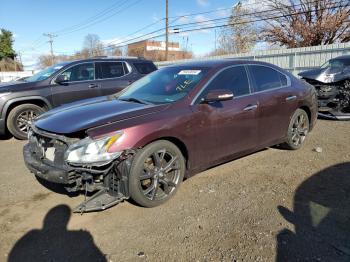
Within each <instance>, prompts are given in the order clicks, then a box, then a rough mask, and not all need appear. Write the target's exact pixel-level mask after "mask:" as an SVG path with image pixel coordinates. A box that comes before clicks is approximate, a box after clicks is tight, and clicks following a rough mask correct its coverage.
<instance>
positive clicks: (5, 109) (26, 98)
mask: <svg viewBox="0 0 350 262" xmlns="http://www.w3.org/2000/svg"><path fill="white" fill-rule="evenodd" d="M30 100H40V101H42V102H43V103H45V105H46V106H47V107H48V108H49V109H51V108H52V105H51V103H50V102H49V100H47V99H46V98H45V97H42V96H23V97H16V98H12V99H10V100H8V101H6V103H5V105H4V107H3V108H2V112H1V118H2V119H5V118H6V115H7V113H8V109H9V108H10V106H11V105H12V104H14V103H17V102H25V101H30Z"/></svg>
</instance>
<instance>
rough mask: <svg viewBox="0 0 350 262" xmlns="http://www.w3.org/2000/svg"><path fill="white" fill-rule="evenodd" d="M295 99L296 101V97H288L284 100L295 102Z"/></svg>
mask: <svg viewBox="0 0 350 262" xmlns="http://www.w3.org/2000/svg"><path fill="white" fill-rule="evenodd" d="M295 99H297V96H288V97H287V98H286V101H287V102H288V101H293V100H295Z"/></svg>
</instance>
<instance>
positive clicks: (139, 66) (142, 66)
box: [134, 62, 157, 75]
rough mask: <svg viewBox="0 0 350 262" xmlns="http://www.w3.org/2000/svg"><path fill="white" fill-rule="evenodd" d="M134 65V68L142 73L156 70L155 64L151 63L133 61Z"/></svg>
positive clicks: (145, 73)
mask: <svg viewBox="0 0 350 262" xmlns="http://www.w3.org/2000/svg"><path fill="white" fill-rule="evenodd" d="M134 66H135V67H136V70H137V71H138V72H139V73H140V74H142V75H147V74H149V73H152V72H153V71H156V70H157V68H156V66H155V65H154V64H153V63H147V62H142V63H134Z"/></svg>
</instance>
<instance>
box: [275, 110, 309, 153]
mask: <svg viewBox="0 0 350 262" xmlns="http://www.w3.org/2000/svg"><path fill="white" fill-rule="evenodd" d="M309 129H310V122H309V117H308V115H307V113H306V112H305V111H304V110H302V109H297V110H296V111H295V113H294V114H293V116H292V118H291V120H290V123H289V127H288V133H287V141H286V142H285V143H283V144H282V145H281V146H282V147H284V148H286V149H291V150H296V149H299V148H300V147H301V146H302V144H303V143H304V141H305V138H306V136H307V135H308V133H309Z"/></svg>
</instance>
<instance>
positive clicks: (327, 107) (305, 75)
mask: <svg viewBox="0 0 350 262" xmlns="http://www.w3.org/2000/svg"><path fill="white" fill-rule="evenodd" d="M299 76H301V78H302V79H304V80H305V81H307V82H308V83H310V84H311V85H313V86H314V87H315V88H316V90H317V93H318V106H319V115H320V116H322V117H324V118H328V119H337V120H350V55H346V56H339V57H336V58H333V59H331V60H329V61H327V62H326V63H325V64H324V65H322V66H321V67H320V68H317V69H314V70H309V71H304V72H301V73H299Z"/></svg>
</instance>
